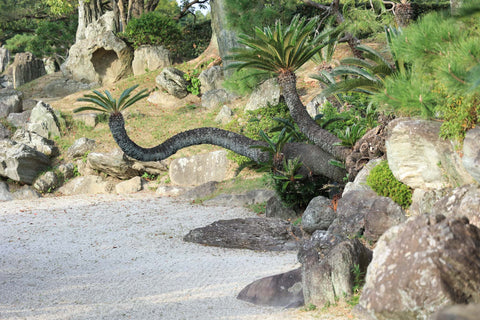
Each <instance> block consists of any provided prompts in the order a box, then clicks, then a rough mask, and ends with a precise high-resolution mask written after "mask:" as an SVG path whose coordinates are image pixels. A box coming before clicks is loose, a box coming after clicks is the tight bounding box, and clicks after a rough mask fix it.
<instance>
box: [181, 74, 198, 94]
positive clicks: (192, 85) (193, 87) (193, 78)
mask: <svg viewBox="0 0 480 320" xmlns="http://www.w3.org/2000/svg"><path fill="white" fill-rule="evenodd" d="M199 74H200V71H199V70H198V69H194V70H193V72H192V74H189V73H184V74H183V78H184V79H185V80H187V81H188V85H187V91H188V92H190V93H191V94H193V95H194V96H198V95H200V85H201V84H200V79H199V78H198V75H199Z"/></svg>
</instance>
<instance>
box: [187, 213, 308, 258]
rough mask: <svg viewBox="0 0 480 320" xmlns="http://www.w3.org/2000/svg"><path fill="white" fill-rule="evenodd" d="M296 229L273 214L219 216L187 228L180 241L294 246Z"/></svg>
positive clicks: (252, 246)
mask: <svg viewBox="0 0 480 320" xmlns="http://www.w3.org/2000/svg"><path fill="white" fill-rule="evenodd" d="M300 234H301V232H300V230H299V229H298V228H297V227H295V226H292V225H291V224H290V223H289V222H287V221H284V220H280V219H274V218H246V219H232V220H219V221H216V222H214V223H212V224H210V225H208V226H206V227H202V228H197V229H194V230H191V231H190V232H189V233H188V234H187V235H186V236H185V237H184V238H183V240H184V241H187V242H195V243H200V244H204V245H209V246H215V247H222V248H236V249H250V250H259V251H285V250H296V249H297V247H298V243H297V241H296V239H297V237H298V236H300Z"/></svg>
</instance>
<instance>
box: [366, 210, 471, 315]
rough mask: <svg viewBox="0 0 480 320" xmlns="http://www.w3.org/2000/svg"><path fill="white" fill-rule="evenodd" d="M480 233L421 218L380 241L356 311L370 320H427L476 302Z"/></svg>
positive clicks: (454, 222) (462, 222)
mask: <svg viewBox="0 0 480 320" xmlns="http://www.w3.org/2000/svg"><path fill="white" fill-rule="evenodd" d="M478 270H480V230H479V229H478V228H477V227H475V226H474V225H472V224H469V223H468V221H467V219H464V218H461V219H453V218H445V217H444V216H442V215H436V216H433V215H430V216H420V217H416V218H413V219H410V220H409V221H407V222H406V223H404V224H402V225H399V226H395V227H393V228H391V229H389V230H388V231H387V232H386V233H385V234H384V235H383V236H382V237H381V238H380V240H379V241H378V243H377V245H376V247H375V250H374V253H373V260H372V262H371V264H370V265H369V267H368V271H367V276H366V282H365V285H364V287H363V290H362V294H361V297H360V303H359V306H358V309H359V310H360V311H361V312H362V313H364V314H369V315H370V317H371V318H373V319H379V320H383V319H385V320H386V319H388V320H397V319H430V317H431V316H432V315H433V313H435V312H436V311H438V310H440V309H442V308H444V307H445V306H447V305H451V304H457V303H469V302H478V301H480V272H478Z"/></svg>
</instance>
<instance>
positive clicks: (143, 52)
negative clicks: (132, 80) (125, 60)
mask: <svg viewBox="0 0 480 320" xmlns="http://www.w3.org/2000/svg"><path fill="white" fill-rule="evenodd" d="M171 65H172V59H171V57H170V51H168V50H167V49H165V48H164V47H163V46H147V45H143V46H140V48H138V49H136V50H135V52H134V54H133V61H132V70H133V75H135V76H137V75H141V74H144V73H146V72H147V71H153V70H157V69H162V68H165V67H169V66H171Z"/></svg>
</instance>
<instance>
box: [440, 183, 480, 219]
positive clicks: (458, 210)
mask: <svg viewBox="0 0 480 320" xmlns="http://www.w3.org/2000/svg"><path fill="white" fill-rule="evenodd" d="M431 213H435V214H443V215H444V216H446V217H452V218H460V217H462V216H464V217H467V218H468V220H469V221H470V223H471V224H473V225H474V226H476V227H477V228H480V214H479V213H480V189H479V187H478V185H467V186H463V187H460V188H456V189H453V190H452V191H451V192H449V193H448V194H446V195H445V196H444V197H443V198H441V199H440V200H438V201H437V202H435V204H434V205H433V207H432V211H431Z"/></svg>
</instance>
